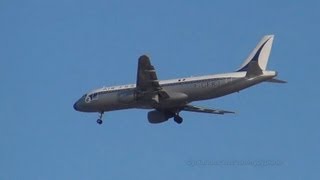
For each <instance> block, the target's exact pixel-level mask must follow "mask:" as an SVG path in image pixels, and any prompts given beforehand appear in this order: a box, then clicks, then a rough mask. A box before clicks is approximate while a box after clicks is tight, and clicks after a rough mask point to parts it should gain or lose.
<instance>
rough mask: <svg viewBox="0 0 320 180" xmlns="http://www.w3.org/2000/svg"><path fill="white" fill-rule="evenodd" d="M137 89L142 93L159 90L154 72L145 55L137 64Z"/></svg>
mask: <svg viewBox="0 0 320 180" xmlns="http://www.w3.org/2000/svg"><path fill="white" fill-rule="evenodd" d="M137 89H138V90H139V91H142V92H146V91H149V92H153V91H158V90H160V89H161V87H160V85H159V81H158V78H157V74H156V70H155V69H154V67H153V66H152V65H151V63H150V59H149V57H148V56H146V55H142V56H140V58H139V62H138V73H137Z"/></svg>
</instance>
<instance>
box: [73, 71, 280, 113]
mask: <svg viewBox="0 0 320 180" xmlns="http://www.w3.org/2000/svg"><path fill="white" fill-rule="evenodd" d="M276 75H277V73H276V72H275V71H263V73H262V74H261V75H259V76H255V77H252V78H248V77H247V76H246V72H234V73H226V74H217V75H207V76H199V77H188V78H179V79H171V80H163V81H159V84H160V85H161V87H162V88H163V90H164V91H165V92H167V93H168V94H169V98H167V99H166V100H162V101H159V102H157V103H156V102H155V103H152V102H150V100H149V101H145V100H143V99H139V98H137V95H136V85H135V84H128V85H121V86H112V87H103V88H99V89H95V90H93V91H91V92H89V93H87V94H85V95H84V96H83V97H82V98H80V99H79V100H78V101H77V102H76V104H75V106H76V108H77V110H79V111H83V112H105V111H112V110H120V109H129V108H143V109H162V108H170V106H172V107H176V106H180V105H186V104H188V103H190V102H192V101H199V100H206V99H212V98H217V97H221V96H224V95H228V94H230V93H234V92H238V91H240V90H242V89H245V88H248V87H250V86H253V85H255V84H258V83H261V82H263V81H266V80H270V79H272V78H273V77H275V76H276Z"/></svg>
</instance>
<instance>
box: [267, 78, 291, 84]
mask: <svg viewBox="0 0 320 180" xmlns="http://www.w3.org/2000/svg"><path fill="white" fill-rule="evenodd" d="M265 82H270V83H287V81H283V80H280V79H275V78H274V79H269V80H267V81H265Z"/></svg>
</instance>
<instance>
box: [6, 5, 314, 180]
mask: <svg viewBox="0 0 320 180" xmlns="http://www.w3.org/2000/svg"><path fill="white" fill-rule="evenodd" d="M319 9H320V2H319V1H315V0H314V1H289V0H283V1H276V0H269V1H249V0H245V1H228V0H223V1H209V0H208V1H201V2H200V1H182V0H177V1H168V0H163V1H147V0H144V1H143V0H140V1H139V0H138V1H115V0H114V1H102V0H91V1H82V0H81V1H79V0H55V1H46V0H29V1H18V0H1V1H0V25H1V26H0V27H1V28H0V82H1V89H0V94H1V95H0V97H1V100H2V101H1V103H0V144H1V146H0V179H32V180H34V179H50V180H51V179H79V180H80V179H151V178H152V179H235V178H236V179H311V180H312V179H319V178H320V173H319V169H320V165H319V161H320V156H319V152H320V143H319V139H320V132H319V125H320V123H319V114H318V111H319V106H318V101H319V92H320V88H319V83H318V82H317V80H318V77H319V75H318V73H319V67H320V66H319V65H320V63H319V44H318V42H319V40H320V38H319V32H320V23H319V19H320V12H319ZM265 34H275V41H274V46H273V51H272V54H271V57H270V61H269V69H272V70H277V71H279V77H280V78H281V79H284V80H287V81H288V82H289V83H288V84H285V85H278V84H268V83H264V84H261V85H258V86H255V87H253V88H250V89H247V90H245V91H242V92H240V93H237V94H232V95H229V96H226V97H223V98H219V99H215V100H209V101H203V102H196V103H195V104H197V105H203V106H208V107H215V108H222V109H227V110H234V111H236V112H237V114H236V115H226V116H214V115H208V114H197V113H187V112H185V113H182V116H183V117H184V119H185V120H184V123H183V124H181V125H177V124H176V123H174V122H173V121H168V122H166V123H163V124H159V125H152V124H149V123H148V122H147V118H146V114H147V111H146V110H126V111H118V112H110V113H106V114H105V116H104V120H105V121H104V124H103V125H102V126H98V125H97V124H96V122H95V121H96V118H97V117H98V114H86V113H79V112H76V111H74V110H73V108H72V105H73V103H74V102H75V101H76V100H77V99H78V98H79V97H80V96H81V95H83V94H84V93H85V92H87V91H88V90H91V89H93V88H97V87H101V86H108V85H116V84H126V83H133V82H135V77H136V68H137V67H136V66H137V58H138V57H139V56H140V55H141V54H148V55H149V56H150V57H151V58H152V62H153V64H154V66H155V67H156V69H157V72H158V77H159V78H160V79H169V78H175V77H183V76H190V75H204V74H214V73H221V72H228V71H233V70H235V69H236V68H238V67H239V66H240V65H241V64H242V61H243V60H244V59H245V58H246V57H247V55H248V54H249V52H250V51H251V50H252V49H253V48H254V46H255V45H256V43H257V42H258V41H259V40H260V38H261V37H262V36H263V35H265ZM221 162H222V163H221ZM234 162H235V163H234ZM244 162H247V163H244ZM261 162H269V163H270V162H271V164H269V165H264V166H262V165H257V166H253V165H250V164H257V163H261ZM274 162H276V164H272V163H274ZM219 163H220V164H219ZM232 163H233V164H232Z"/></svg>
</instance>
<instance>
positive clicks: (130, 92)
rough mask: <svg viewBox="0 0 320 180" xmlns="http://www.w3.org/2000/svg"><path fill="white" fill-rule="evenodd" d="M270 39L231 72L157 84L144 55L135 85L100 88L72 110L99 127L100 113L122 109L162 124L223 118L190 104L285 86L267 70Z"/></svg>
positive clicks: (214, 110) (264, 41)
mask: <svg viewBox="0 0 320 180" xmlns="http://www.w3.org/2000/svg"><path fill="white" fill-rule="evenodd" d="M273 39H274V36H273V35H266V36H264V37H263V38H262V39H261V41H260V42H259V43H258V45H257V46H256V47H255V49H254V50H253V51H252V52H251V53H250V55H249V56H248V58H247V59H246V60H245V61H244V63H243V64H242V66H240V68H239V69H237V70H236V71H234V72H231V73H224V74H216V75H205V76H198V77H186V78H178V79H170V80H161V81H160V80H158V78H157V74H156V70H155V68H154V66H152V64H151V62H150V59H149V57H148V56H146V55H142V56H140V58H139V60H138V72H137V79H136V83H135V84H127V85H120V86H111V87H103V88H99V89H95V90H92V91H90V92H88V93H86V94H85V95H83V96H82V97H81V98H80V99H79V100H78V101H77V102H76V103H75V104H74V106H73V107H74V109H75V110H77V111H81V112H98V113H99V114H100V115H99V118H98V120H97V123H98V124H102V122H103V121H102V116H103V114H104V112H109V111H115V110H123V109H131V108H137V109H150V112H148V121H149V122H150V123H162V122H165V121H167V120H169V119H171V118H173V120H174V121H175V122H176V123H178V124H181V123H182V121H183V118H182V117H181V116H180V112H181V111H190V112H200V113H211V114H227V113H234V112H232V111H227V110H221V109H214V108H205V107H198V106H194V105H192V104H190V103H192V102H194V101H200V100H207V99H213V98H218V97H221V96H225V95H228V94H231V93H234V92H239V91H240V90H243V89H245V88H248V87H251V86H253V85H256V84H259V83H261V82H273V83H285V81H282V80H279V79H275V77H276V76H277V72H276V71H270V70H267V63H268V59H269V55H270V51H271V47H272V43H273Z"/></svg>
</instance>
